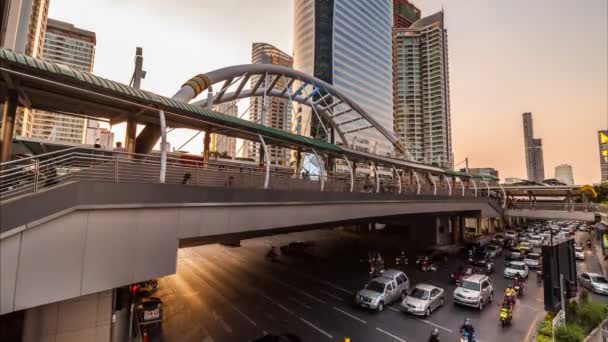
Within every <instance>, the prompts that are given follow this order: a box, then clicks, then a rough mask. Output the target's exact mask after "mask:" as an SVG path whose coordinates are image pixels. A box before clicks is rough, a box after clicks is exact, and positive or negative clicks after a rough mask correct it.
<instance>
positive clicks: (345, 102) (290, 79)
mask: <svg viewBox="0 0 608 342" xmlns="http://www.w3.org/2000/svg"><path fill="white" fill-rule="evenodd" d="M277 85H281V86H277ZM184 88H191V89H188V91H187V92H188V93H189V94H193V95H194V97H195V96H196V95H198V94H199V93H200V92H202V91H203V90H205V89H208V90H210V92H209V93H208V95H207V98H205V99H203V100H200V101H196V102H195V103H194V104H196V105H201V106H206V107H210V106H212V105H213V104H219V103H223V102H228V101H233V100H239V99H243V98H251V97H278V98H283V99H287V100H289V101H293V102H297V103H300V104H302V105H305V106H308V107H310V108H311V110H312V113H311V115H314V116H317V117H319V118H322V119H323V121H325V122H326V123H328V124H329V126H330V127H325V126H324V125H323V129H324V130H325V131H326V133H329V132H328V130H329V129H330V128H331V129H334V130H335V131H336V132H337V133H338V135H339V136H340V140H341V142H342V143H343V144H344V146H346V147H350V143H349V139H348V136H349V135H352V134H355V133H357V132H360V131H363V130H370V129H371V130H375V131H376V132H378V133H379V134H380V135H382V136H383V137H384V138H386V139H387V140H388V141H389V142H390V143H391V144H392V145H393V146H394V147H395V150H396V151H399V152H401V153H405V154H406V155H407V156H409V153H408V152H407V150H406V148H405V147H404V146H402V145H401V144H400V143H399V141H398V140H397V138H395V137H394V136H393V135H392V134H391V133H390V132H389V131H387V130H386V129H385V128H384V127H382V126H381V125H380V124H379V123H378V122H377V121H376V120H374V119H373V118H372V116H371V115H370V114H369V113H367V112H366V111H365V110H364V109H363V108H361V107H360V106H359V105H357V104H356V103H354V102H353V101H352V100H351V99H349V98H348V97H347V96H346V95H345V94H343V93H342V92H340V91H339V90H337V89H336V88H334V87H333V86H332V85H330V84H328V83H326V82H324V81H322V80H320V79H318V78H315V77H313V76H310V75H307V74H305V73H302V72H299V71H296V70H294V69H291V68H288V67H284V66H279V65H271V64H245V65H237V66H232V67H227V68H223V69H219V70H215V71H212V72H209V73H207V74H204V75H198V76H196V77H194V78H193V79H191V80H190V81H188V82H187V83H186V84H184V86H183V88H182V89H184ZM216 89H217V91H216V92H215V93H214V92H213V91H215V90H216ZM192 90H193V92H191V91H192ZM188 97H190V98H189V99H188ZM194 97H193V96H187V97H185V100H186V101H190V100H192V99H193V98H194ZM326 136H329V134H326Z"/></svg>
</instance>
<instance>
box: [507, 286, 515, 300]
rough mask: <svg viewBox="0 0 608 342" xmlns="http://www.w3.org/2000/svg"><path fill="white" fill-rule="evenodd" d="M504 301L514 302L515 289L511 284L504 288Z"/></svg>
mask: <svg viewBox="0 0 608 342" xmlns="http://www.w3.org/2000/svg"><path fill="white" fill-rule="evenodd" d="M505 301H507V302H508V303H511V304H512V303H515V290H514V289H513V285H509V286H507V288H506V289H505Z"/></svg>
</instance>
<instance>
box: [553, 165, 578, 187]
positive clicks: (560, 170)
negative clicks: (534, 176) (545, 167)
mask: <svg viewBox="0 0 608 342" xmlns="http://www.w3.org/2000/svg"><path fill="white" fill-rule="evenodd" d="M555 179H557V180H558V181H560V182H562V183H564V184H566V185H573V184H574V173H573V172H572V166H570V165H568V164H562V165H558V166H556V167H555Z"/></svg>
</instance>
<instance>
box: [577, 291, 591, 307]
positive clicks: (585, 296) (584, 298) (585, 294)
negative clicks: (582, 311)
mask: <svg viewBox="0 0 608 342" xmlns="http://www.w3.org/2000/svg"><path fill="white" fill-rule="evenodd" d="M579 301H580V302H581V305H583V304H588V303H589V291H587V290H586V289H583V290H582V291H581V295H580V297H579Z"/></svg>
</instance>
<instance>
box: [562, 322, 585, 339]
mask: <svg viewBox="0 0 608 342" xmlns="http://www.w3.org/2000/svg"><path fill="white" fill-rule="evenodd" d="M584 339H585V332H584V331H583V329H582V328H581V327H579V326H578V325H576V324H566V325H562V326H561V327H558V328H557V329H556V330H555V341H556V342H581V341H582V340H584Z"/></svg>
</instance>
